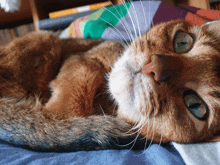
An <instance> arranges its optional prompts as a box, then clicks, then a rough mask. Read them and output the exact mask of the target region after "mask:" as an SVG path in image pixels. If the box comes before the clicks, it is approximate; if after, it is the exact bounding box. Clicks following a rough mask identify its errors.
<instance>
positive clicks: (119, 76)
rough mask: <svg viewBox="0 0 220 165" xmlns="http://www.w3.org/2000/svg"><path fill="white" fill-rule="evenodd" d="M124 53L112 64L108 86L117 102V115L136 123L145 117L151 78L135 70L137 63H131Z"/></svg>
mask: <svg viewBox="0 0 220 165" xmlns="http://www.w3.org/2000/svg"><path fill="white" fill-rule="evenodd" d="M126 55H127V53H125V54H124V55H123V56H122V57H121V58H119V59H118V60H117V62H116V63H115V64H114V66H113V68H112V71H111V72H110V74H109V76H108V86H109V90H110V93H111V94H112V97H113V99H115V101H116V102H117V104H118V111H117V112H118V117H120V118H124V119H126V120H129V121H131V122H135V123H137V122H138V121H140V119H141V120H144V119H145V118H146V111H147V109H146V108H148V107H147V106H146V105H149V102H150V99H149V98H147V97H150V96H149V93H148V92H150V91H151V88H152V83H153V82H152V81H153V80H152V79H151V78H150V77H148V76H146V75H145V74H143V73H142V72H137V70H138V69H137V65H136V66H135V65H132V64H131V63H130V62H129V57H128V56H126ZM140 110H142V111H140ZM142 118H143V119H142Z"/></svg>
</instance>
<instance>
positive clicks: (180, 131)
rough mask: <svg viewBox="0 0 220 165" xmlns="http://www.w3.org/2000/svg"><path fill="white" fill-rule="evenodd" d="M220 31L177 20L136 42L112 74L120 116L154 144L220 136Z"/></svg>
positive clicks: (110, 78)
mask: <svg viewBox="0 0 220 165" xmlns="http://www.w3.org/2000/svg"><path fill="white" fill-rule="evenodd" d="M217 27H220V25H219V23H212V24H208V25H204V26H202V27H196V26H192V25H190V24H189V23H187V22H186V21H184V20H175V21H170V22H167V23H161V24H158V25H156V26H154V27H153V28H152V29H151V30H150V31H149V32H148V33H147V34H144V35H143V36H141V37H140V38H139V39H137V40H136V41H134V42H133V43H131V45H130V46H129V47H128V48H127V49H126V50H125V52H124V53H123V55H122V56H121V57H120V58H119V59H118V60H117V62H116V63H115V65H114V66H113V68H112V71H111V73H110V74H109V89H110V92H111V93H112V96H113V97H114V99H115V100H116V102H117V103H118V107H119V108H118V117H120V118H122V119H124V120H127V121H129V122H131V123H133V124H134V129H136V130H138V132H139V133H140V135H142V136H144V137H146V138H147V139H153V140H154V141H155V142H160V141H161V140H162V142H168V141H176V142H198V141H209V140H211V139H213V138H214V137H216V136H217V135H218V134H219V132H220V31H219V30H218V29H219V28H217Z"/></svg>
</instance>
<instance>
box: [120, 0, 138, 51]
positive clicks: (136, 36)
mask: <svg viewBox="0 0 220 165" xmlns="http://www.w3.org/2000/svg"><path fill="white" fill-rule="evenodd" d="M122 2H123V3H124V4H123V5H124V6H125V7H126V10H127V13H128V15H129V18H130V20H131V23H132V26H133V29H134V33H135V38H134V37H132V38H134V40H135V39H136V38H137V32H136V28H135V25H134V22H133V19H132V17H131V14H130V11H129V10H128V7H127V6H126V4H125V1H124V0H122ZM134 40H133V41H134ZM133 44H134V47H135V48H136V45H135V42H133ZM136 49H137V48H136Z"/></svg>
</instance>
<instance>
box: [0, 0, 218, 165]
mask: <svg viewBox="0 0 220 165" xmlns="http://www.w3.org/2000/svg"><path fill="white" fill-rule="evenodd" d="M131 18H132V19H131ZM136 18H142V19H136ZM144 18H145V19H144ZM180 18H181V19H185V20H186V21H188V22H190V23H192V24H195V25H198V26H200V25H202V24H204V23H206V22H208V21H213V20H216V19H219V18H220V11H213V10H202V9H198V8H194V7H188V6H182V5H179V6H175V7H174V6H170V5H168V4H165V3H162V2H160V1H142V2H132V3H127V4H126V5H116V6H112V7H109V8H107V9H100V10H99V11H97V12H95V13H93V14H92V15H89V16H86V17H83V18H79V19H77V20H75V21H74V22H73V23H72V24H71V25H70V26H69V27H68V28H67V29H65V30H64V31H63V32H62V33H61V35H60V38H69V37H77V38H103V39H116V40H118V41H119V42H122V41H124V42H125V41H127V40H128V41H129V40H132V39H133V38H136V37H137V36H138V35H139V32H140V33H141V34H142V33H145V32H146V31H147V30H149V28H150V26H153V23H154V24H155V23H159V22H162V21H169V20H172V19H180ZM124 26H126V27H127V29H125V28H124ZM139 30H140V31H139ZM127 32H129V33H132V36H133V38H131V37H130V36H129V35H127ZM9 141H10V136H8V135H7V132H4V131H3V130H0V164H11V165H21V164H22V165H23V164H30V165H35V164H36V165H41V164H42V165H43V164H53V165H54V164H57V165H59V164H62V165H65V164H68V165H70V164H73V165H74V164H77V165H80V164H83V165H93V164H94V165H98V164H100V165H103V164H104V165H112V164H114V165H129V164H138V165H145V164H148V165H151V164H152V165H176V164H178V165H182V164H187V165H192V164H193V165H194V164H199V165H201V164H220V159H219V158H220V142H216V143H201V144H178V143H169V144H165V145H159V144H151V145H150V146H149V147H148V148H147V149H145V150H129V149H128V150H125V149H123V150H113V149H111V150H100V151H79V152H63V153H56V152H37V151H30V150H27V149H24V148H22V143H21V142H20V141H19V139H18V140H17V141H16V143H17V144H18V146H12V145H9V144H8V142H9Z"/></svg>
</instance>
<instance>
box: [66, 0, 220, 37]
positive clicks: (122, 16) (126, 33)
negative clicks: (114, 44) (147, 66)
mask: <svg viewBox="0 0 220 165" xmlns="http://www.w3.org/2000/svg"><path fill="white" fill-rule="evenodd" d="M219 18H220V11H217V10H204V9H199V8H195V7H190V6H184V5H178V6H171V5H169V4H166V3H163V2H160V1H138V2H132V3H131V2H129V3H126V4H122V5H114V6H110V7H108V8H102V9H100V10H98V11H97V12H95V13H93V14H92V15H89V16H86V17H83V18H78V19H77V20H75V21H74V22H73V23H72V24H71V25H70V26H69V27H68V28H67V29H66V30H65V34H63V37H62V38H69V37H74V38H75V37H76V38H103V39H119V40H132V39H135V38H136V37H137V36H139V35H140V34H143V33H145V32H146V31H147V30H148V29H149V27H150V26H152V25H153V24H158V23H160V22H166V21H170V20H175V19H185V20H186V21H187V22H189V23H191V24H193V25H198V26H200V25H202V24H204V23H206V22H209V21H213V20H217V19H219Z"/></svg>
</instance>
